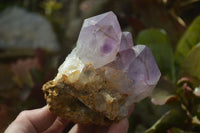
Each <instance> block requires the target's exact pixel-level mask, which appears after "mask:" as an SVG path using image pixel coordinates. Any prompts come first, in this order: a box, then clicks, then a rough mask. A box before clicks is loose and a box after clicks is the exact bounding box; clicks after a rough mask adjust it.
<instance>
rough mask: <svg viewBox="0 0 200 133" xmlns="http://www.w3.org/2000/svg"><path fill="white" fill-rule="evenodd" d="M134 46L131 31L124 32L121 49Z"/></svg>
mask: <svg viewBox="0 0 200 133" xmlns="http://www.w3.org/2000/svg"><path fill="white" fill-rule="evenodd" d="M131 47H133V39H132V35H131V33H130V32H122V38H121V44H120V49H119V51H123V50H127V49H131Z"/></svg>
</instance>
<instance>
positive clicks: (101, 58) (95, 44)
mask: <svg viewBox="0 0 200 133" xmlns="http://www.w3.org/2000/svg"><path fill="white" fill-rule="evenodd" d="M76 54H77V56H78V57H79V58H80V59H81V60H82V61H83V63H85V64H87V63H92V64H93V65H94V68H96V69H97V68H101V67H106V69H105V70H106V71H105V73H106V74H105V75H106V76H107V80H109V81H111V82H116V83H115V84H116V85H117V86H118V88H119V89H120V90H121V91H122V92H123V93H128V94H131V95H133V97H132V100H134V101H139V100H141V99H143V98H144V97H146V96H148V95H149V94H150V92H151V91H152V89H153V87H154V86H155V85H156V84H157V82H158V80H159V78H160V75H161V74H160V71H159V69H158V66H157V64H156V62H155V60H154V57H153V55H152V53H151V51H150V49H149V48H147V47H146V46H144V45H137V46H133V40H132V35H131V33H130V32H122V31H121V28H120V25H119V23H118V20H117V17H116V15H115V14H114V13H113V12H107V13H104V14H101V15H98V16H95V17H91V18H88V19H85V21H84V24H83V26H82V29H81V32H80V35H79V38H78V42H77V52H76ZM115 71H120V74H118V77H116V79H114V78H113V77H112V73H115ZM125 77H126V78H125Z"/></svg>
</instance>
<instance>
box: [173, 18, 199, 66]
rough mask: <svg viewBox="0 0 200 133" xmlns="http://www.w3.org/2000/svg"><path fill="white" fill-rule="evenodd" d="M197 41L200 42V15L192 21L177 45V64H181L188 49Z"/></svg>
mask: <svg viewBox="0 0 200 133" xmlns="http://www.w3.org/2000/svg"><path fill="white" fill-rule="evenodd" d="M198 42H200V16H198V17H197V18H196V19H195V20H194V21H193V22H192V24H191V25H190V26H189V28H188V29H187V30H186V32H185V33H184V35H183V37H182V38H181V39H180V41H179V43H178V45H177V49H176V53H175V60H176V63H177V65H179V66H180V65H181V64H182V62H183V60H184V58H185V57H186V56H187V54H188V52H189V51H190V49H191V48H192V47H193V46H195V45H196V44H197V43H198Z"/></svg>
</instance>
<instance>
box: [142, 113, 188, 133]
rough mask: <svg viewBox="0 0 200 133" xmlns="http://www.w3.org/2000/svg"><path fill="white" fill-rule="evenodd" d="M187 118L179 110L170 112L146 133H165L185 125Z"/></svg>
mask: <svg viewBox="0 0 200 133" xmlns="http://www.w3.org/2000/svg"><path fill="white" fill-rule="evenodd" d="M184 120H185V116H184V115H183V114H182V113H181V112H180V111H178V110H170V111H168V112H167V113H166V114H164V115H163V116H162V117H161V118H160V119H159V120H158V121H157V122H156V123H155V124H154V125H153V126H152V127H150V128H149V129H148V130H146V132H145V133H164V132H166V130H168V129H169V128H171V127H174V126H178V125H181V124H183V122H184Z"/></svg>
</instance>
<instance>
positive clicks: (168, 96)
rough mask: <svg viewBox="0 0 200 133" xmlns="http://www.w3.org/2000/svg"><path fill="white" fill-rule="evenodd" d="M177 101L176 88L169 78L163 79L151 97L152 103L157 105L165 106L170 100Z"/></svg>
mask: <svg viewBox="0 0 200 133" xmlns="http://www.w3.org/2000/svg"><path fill="white" fill-rule="evenodd" d="M175 99H177V96H176V87H175V86H174V84H173V83H172V82H171V81H170V80H168V79H167V78H164V77H161V79H160V80H159V82H158V84H157V86H156V87H155V88H154V90H153V92H152V95H151V102H152V103H153V104H155V105H164V104H166V103H168V102H169V101H170V100H175Z"/></svg>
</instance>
